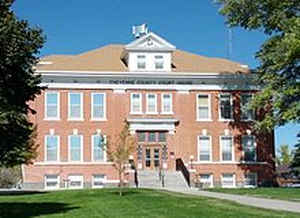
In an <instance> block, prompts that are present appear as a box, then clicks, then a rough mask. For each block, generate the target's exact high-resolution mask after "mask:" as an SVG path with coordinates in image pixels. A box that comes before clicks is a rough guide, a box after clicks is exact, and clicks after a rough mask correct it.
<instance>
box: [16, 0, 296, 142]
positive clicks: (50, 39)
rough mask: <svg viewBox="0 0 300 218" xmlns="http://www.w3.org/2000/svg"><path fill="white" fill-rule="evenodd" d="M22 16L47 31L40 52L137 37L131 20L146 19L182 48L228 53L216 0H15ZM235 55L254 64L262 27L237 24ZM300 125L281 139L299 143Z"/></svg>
mask: <svg viewBox="0 0 300 218" xmlns="http://www.w3.org/2000/svg"><path fill="white" fill-rule="evenodd" d="M13 9H14V11H15V12H16V14H17V16H18V17H19V18H22V19H27V20H29V22H30V23H31V24H32V25H34V26H39V27H41V28H42V29H43V30H44V33H45V35H46V36H47V42H46V44H45V46H44V47H43V48H42V50H41V55H42V56H44V55H48V54H77V53H80V52H83V51H87V50H90V49H94V48H98V47H101V46H104V45H107V44H114V43H118V44H126V43H129V42H130V41H132V40H133V36H132V34H131V27H132V25H136V24H142V23H147V24H148V26H149V29H150V30H151V31H153V32H155V33H157V34H158V35H161V36H162V37H164V38H165V39H167V40H168V41H169V42H171V43H172V44H174V45H175V46H176V47H177V48H179V49H182V50H186V51H189V52H193V53H197V54H201V55H206V56H212V57H224V58H227V57H228V30H227V28H226V25H225V24H224V22H225V19H224V17H223V16H221V15H219V14H218V9H219V6H218V5H216V4H214V3H213V0H202V1H199V0H189V1H179V0H164V1H161V0H152V1H141V0H128V1H124V0H123V1H122V0H100V1H99V0H89V1H80V0H68V1H62V0H43V1H20V0H19V1H16V2H15V4H14V6H13ZM232 39H233V40H232V44H233V46H232V48H233V49H232V50H233V52H232V54H231V56H230V58H231V59H232V60H233V61H237V62H240V63H242V64H247V65H249V66H250V67H252V68H254V67H256V66H257V65H258V62H257V61H256V60H255V58H254V56H255V52H256V51H257V50H258V49H259V47H260V45H261V44H262V43H263V42H264V40H265V39H266V36H265V35H264V34H263V33H261V32H258V31H251V32H249V31H245V30H242V29H240V28H234V29H233V37H232ZM298 131H300V125H294V124H290V125H287V126H285V127H280V128H278V129H276V137H275V142H276V145H280V144H289V145H290V146H292V145H294V144H295V143H296V141H297V138H296V134H297V132H298Z"/></svg>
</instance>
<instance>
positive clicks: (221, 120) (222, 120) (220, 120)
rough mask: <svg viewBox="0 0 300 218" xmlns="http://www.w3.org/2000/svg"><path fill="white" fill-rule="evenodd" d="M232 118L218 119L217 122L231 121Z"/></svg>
mask: <svg viewBox="0 0 300 218" xmlns="http://www.w3.org/2000/svg"><path fill="white" fill-rule="evenodd" d="M232 121H234V119H219V122H232Z"/></svg>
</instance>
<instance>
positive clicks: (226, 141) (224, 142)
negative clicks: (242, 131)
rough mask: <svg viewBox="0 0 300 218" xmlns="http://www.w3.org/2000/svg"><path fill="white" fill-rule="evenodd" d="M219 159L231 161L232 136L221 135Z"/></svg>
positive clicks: (232, 157) (232, 158)
mask: <svg viewBox="0 0 300 218" xmlns="http://www.w3.org/2000/svg"><path fill="white" fill-rule="evenodd" d="M221 147H222V149H221V152H222V154H221V160H222V161H233V160H234V156H233V151H234V150H233V143H232V136H221Z"/></svg>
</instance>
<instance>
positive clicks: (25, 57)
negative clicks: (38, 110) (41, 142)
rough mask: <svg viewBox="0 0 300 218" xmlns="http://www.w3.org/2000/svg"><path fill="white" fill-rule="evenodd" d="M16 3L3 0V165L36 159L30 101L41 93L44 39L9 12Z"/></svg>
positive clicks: (0, 159)
mask: <svg viewBox="0 0 300 218" xmlns="http://www.w3.org/2000/svg"><path fill="white" fill-rule="evenodd" d="M13 2H14V0H0V102H1V104H0V165H3V166H7V167H9V166H14V165H18V164H22V163H28V162H29V161H30V159H32V158H33V157H34V156H35V152H34V151H35V149H36V145H35V143H34V137H33V136H34V135H35V127H34V126H33V124H32V123H31V122H29V120H28V117H27V116H28V114H29V113H35V111H34V110H33V109H31V108H30V106H29V103H28V102H29V101H32V100H34V98H35V96H36V95H38V94H40V93H41V90H42V88H41V87H40V86H39V84H40V82H41V77H40V76H39V75H37V74H35V73H34V66H35V65H36V64H37V62H38V57H37V54H38V53H39V49H40V48H41V47H42V45H43V43H44V41H45V39H44V36H43V35H42V30H41V29H39V28H31V27H30V26H29V24H28V22H27V21H25V20H19V19H18V18H17V17H16V15H15V14H14V12H13V11H12V10H11V9H10V8H11V6H12V4H13Z"/></svg>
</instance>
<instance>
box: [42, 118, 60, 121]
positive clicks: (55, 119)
mask: <svg viewBox="0 0 300 218" xmlns="http://www.w3.org/2000/svg"><path fill="white" fill-rule="evenodd" d="M44 120H45V121H60V118H44Z"/></svg>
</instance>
